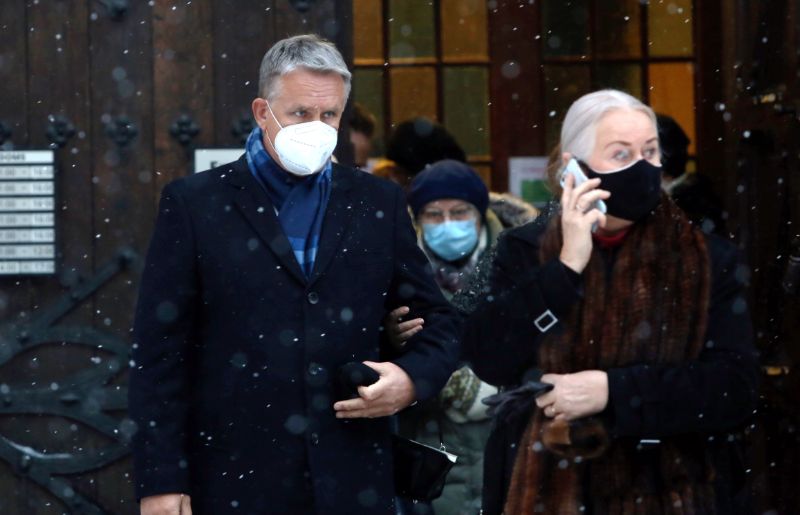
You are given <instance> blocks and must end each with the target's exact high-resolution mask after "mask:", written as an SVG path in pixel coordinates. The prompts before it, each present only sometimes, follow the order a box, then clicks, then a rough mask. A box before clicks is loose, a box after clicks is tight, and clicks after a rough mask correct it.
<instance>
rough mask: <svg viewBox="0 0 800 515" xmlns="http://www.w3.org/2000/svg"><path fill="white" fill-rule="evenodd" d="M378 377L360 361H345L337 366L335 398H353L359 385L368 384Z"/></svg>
mask: <svg viewBox="0 0 800 515" xmlns="http://www.w3.org/2000/svg"><path fill="white" fill-rule="evenodd" d="M378 379H380V375H378V373H377V372H375V370H373V369H371V368H370V367H368V366H367V365H365V364H363V363H361V362H360V361H351V362H349V363H345V364H344V365H342V366H341V367H339V370H338V371H337V375H336V400H337V401H344V400H347V399H355V398H357V397H358V387H359V386H369V385H371V384H372V383H375V382H377V381H378Z"/></svg>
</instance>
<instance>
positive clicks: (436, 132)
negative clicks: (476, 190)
mask: <svg viewBox="0 0 800 515" xmlns="http://www.w3.org/2000/svg"><path fill="white" fill-rule="evenodd" d="M445 159H452V160H455V161H459V162H462V163H466V162H467V155H466V153H465V152H464V149H462V148H461V145H459V144H458V142H457V141H456V139H455V137H454V136H453V135H452V134H450V132H449V131H448V130H447V129H446V128H445V127H444V126H442V125H440V124H438V123H436V122H433V121H431V120H429V119H427V118H424V117H419V118H414V119H412V120H406V121H404V122H402V123H400V124H399V125H398V126H397V128H396V129H395V130H394V132H393V133H392V135H391V137H390V138H389V142H388V144H387V145H386V159H382V160H380V161H379V162H378V163H377V164H376V165H375V170H374V172H373V173H374V174H375V175H377V176H379V177H383V178H385V179H389V180H390V181H392V182H395V183H397V184H399V185H400V186H402V187H404V188H405V187H407V186H408V185H409V184H410V183H411V181H412V180H413V179H414V177H416V176H417V174H418V173H420V172H421V171H422V170H424V169H425V167H427V166H430V165H432V164H433V163H435V162H437V161H442V160H445ZM489 206H490V208H491V210H492V212H493V213H494V214H495V215H496V216H497V217H498V219H499V220H500V222H501V223H502V224H503V228H505V229H508V228H509V227H516V226H517V225H521V224H523V223H526V222H530V221H531V220H533V219H534V218H536V217H537V216H538V214H539V211H538V210H537V209H536V208H535V207H534V206H532V205H530V204H528V203H527V202H525V201H524V200H522V199H521V198H519V197H516V196H514V195H512V194H510V193H500V192H494V191H492V192H490V193H489Z"/></svg>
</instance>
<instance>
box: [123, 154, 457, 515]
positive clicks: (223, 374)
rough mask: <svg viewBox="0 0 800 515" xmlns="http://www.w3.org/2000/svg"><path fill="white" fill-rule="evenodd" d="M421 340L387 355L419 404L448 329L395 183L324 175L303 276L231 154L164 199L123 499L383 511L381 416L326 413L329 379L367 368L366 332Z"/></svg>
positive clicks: (440, 379)
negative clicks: (389, 320) (132, 490)
mask: <svg viewBox="0 0 800 515" xmlns="http://www.w3.org/2000/svg"><path fill="white" fill-rule="evenodd" d="M400 305H408V306H410V307H411V310H412V315H413V316H420V317H424V319H425V330H424V331H422V332H421V333H420V334H419V335H418V336H415V337H414V338H413V339H412V340H410V341H409V342H408V345H407V346H406V348H407V349H408V350H407V351H406V352H404V354H402V355H400V356H391V357H392V358H394V359H392V361H393V362H394V363H395V364H397V365H398V366H400V367H401V368H402V369H404V370H405V371H406V372H407V373H408V375H409V376H410V377H411V379H412V381H413V382H414V385H415V389H416V396H417V398H418V399H419V400H424V399H427V398H430V397H432V396H434V395H435V394H436V393H437V392H438V391H439V389H441V387H442V386H443V385H444V384H445V382H446V381H447V378H448V377H449V376H450V374H451V373H452V371H453V370H454V369H455V367H456V363H457V359H458V353H459V350H458V343H457V336H458V327H457V325H458V318H457V317H456V315H455V313H454V312H453V310H452V308H450V307H449V305H448V304H447V302H446V301H445V300H444V298H443V297H442V295H441V293H440V292H439V289H438V287H437V286H436V283H435V282H434V280H433V276H432V274H431V273H430V270H429V268H428V266H427V259H426V258H425V255H424V254H423V253H422V251H421V250H420V249H419V248H418V247H417V242H416V235H415V233H414V230H413V228H412V226H411V221H410V219H409V217H408V213H407V211H406V203H405V199H404V196H403V194H402V192H401V190H400V188H399V187H397V186H395V185H393V184H391V183H389V182H387V181H382V180H380V179H376V178H373V177H371V176H370V175H368V174H365V173H362V172H356V171H354V170H351V169H347V168H344V167H341V166H338V165H334V167H333V176H332V190H331V196H330V202H329V204H328V207H327V211H326V213H325V220H324V224H323V229H322V234H321V240H320V244H319V251H318V254H317V257H316V261H315V266H314V270H313V272H312V275H311V277H310V278H309V279H306V278H305V277H304V275H303V273H302V271H301V269H300V266H299V265H298V264H297V262H296V260H295V258H294V256H293V254H292V251H291V248H290V245H289V242H288V240H287V239H286V237H285V236H284V233H283V231H282V230H281V228H280V225H279V223H278V220H277V217H276V214H275V210H274V208H273V206H272V204H271V202H270V200H269V198H268V196H267V194H266V192H265V191H264V190H263V189H262V187H261V186H260V185H259V184H258V182H256V180H255V179H254V177H253V176H252V175H251V173H250V171H249V169H248V165H247V162H246V160H245V158H244V157H242V158H240V159H239V160H238V161H236V162H234V163H231V164H228V165H224V166H221V167H218V168H215V169H213V170H210V171H207V172H202V173H200V174H197V175H194V176H192V177H188V178H184V179H179V180H177V181H175V182H173V183H171V184H169V185H167V187H165V188H164V191H163V193H162V197H161V203H160V207H159V214H158V219H157V221H156V226H155V231H154V234H153V238H152V241H151V245H150V250H149V253H148V256H147V262H146V265H145V269H144V274H143V277H142V283H141V290H140V297H139V303H138V307H137V311H136V320H135V327H134V340H135V347H134V353H133V360H134V364H133V367H132V373H131V382H130V413H131V416H132V418H133V420H134V421H135V422H136V424H137V425H138V432H137V433H136V435H135V437H134V440H133V449H134V465H135V485H136V492H137V497H138V498H141V497H145V496H150V495H155V494H162V493H171V492H183V493H188V494H190V495H191V496H192V507H193V513H195V514H214V515H219V514H224V513H253V514H272V513H275V514H286V513H293V514H304V513H348V514H357V513H370V514H371V513H392V512H393V510H394V508H393V504H394V500H393V498H394V487H393V473H392V455H391V447H390V428H389V419H388V418H386V417H383V418H376V419H359V420H351V421H343V420H339V419H336V418H335V414H334V411H333V408H332V405H333V403H334V401H335V400H337V399H336V392H335V378H336V373H337V369H338V368H339V367H340V366H341V365H343V364H345V363H347V362H351V361H364V360H372V361H382V360H384V359H385V358H386V357H387V356H386V355H385V354H384V353H383V351H384V348H385V347H384V345H383V338H382V334H381V321H382V320H383V318H384V316H385V315H386V313H387V310H388V309H390V308H393V307H397V306H400Z"/></svg>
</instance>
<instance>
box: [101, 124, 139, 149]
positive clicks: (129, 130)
mask: <svg viewBox="0 0 800 515" xmlns="http://www.w3.org/2000/svg"><path fill="white" fill-rule="evenodd" d="M138 134H139V129H137V128H136V124H134V123H133V122H132V121H131V120H130V119H129V118H128V117H127V116H124V115H122V116H118V117H117V118H115V119H114V120H112V121H110V122H108V123H107V124H106V135H108V137H109V138H111V140H112V141H113V142H114V143H115V144H116V145H117V147H119V149H120V150H121V149H123V148H125V147H127V146H128V144H129V143H130V142H131V141H133V139H134V138H135V137H136V136H137V135H138Z"/></svg>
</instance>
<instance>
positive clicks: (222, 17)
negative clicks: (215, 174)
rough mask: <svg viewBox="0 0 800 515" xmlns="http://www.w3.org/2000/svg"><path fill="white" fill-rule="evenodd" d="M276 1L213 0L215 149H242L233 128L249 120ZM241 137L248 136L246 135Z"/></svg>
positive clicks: (272, 35) (272, 38)
mask: <svg viewBox="0 0 800 515" xmlns="http://www.w3.org/2000/svg"><path fill="white" fill-rule="evenodd" d="M274 5H275V2H274V1H270V0H265V1H259V2H237V1H235V0H214V9H213V12H214V20H213V22H214V66H213V70H214V146H215V147H237V148H238V147H243V146H244V145H242V144H241V141H240V137H238V136H236V135H235V134H234V127H235V125H240V124H241V122H242V120H249V121H252V112H251V110H250V104H251V102H252V101H253V99H254V98H256V97H257V96H259V91H258V69H259V67H260V66H261V59H262V58H263V57H264V53H265V52H266V51H267V50H268V49H269V47H270V46H271V45H272V44H273V43H274V42H275V14H274V12H272V10H273V9H274ZM241 137H247V135H246V134H244V135H242V136H241Z"/></svg>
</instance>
